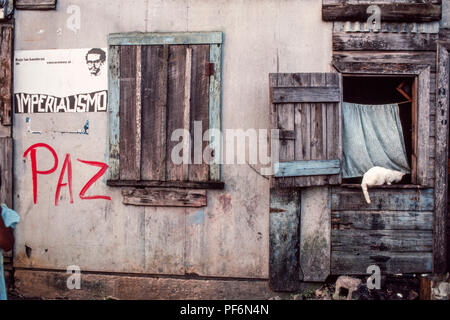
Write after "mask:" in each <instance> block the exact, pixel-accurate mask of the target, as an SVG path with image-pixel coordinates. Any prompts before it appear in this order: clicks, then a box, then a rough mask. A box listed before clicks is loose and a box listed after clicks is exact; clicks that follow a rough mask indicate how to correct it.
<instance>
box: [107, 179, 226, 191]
mask: <svg viewBox="0 0 450 320" xmlns="http://www.w3.org/2000/svg"><path fill="white" fill-rule="evenodd" d="M107 185H108V186H110V187H160V188H188V189H223V188H224V187H225V184H224V183H223V182H222V181H157V180H108V181H107Z"/></svg>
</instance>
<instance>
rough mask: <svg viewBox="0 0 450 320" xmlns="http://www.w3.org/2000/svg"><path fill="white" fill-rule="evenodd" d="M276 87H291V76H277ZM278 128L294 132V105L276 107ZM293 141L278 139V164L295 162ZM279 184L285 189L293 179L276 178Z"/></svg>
mask: <svg viewBox="0 0 450 320" xmlns="http://www.w3.org/2000/svg"><path fill="white" fill-rule="evenodd" d="M278 85H279V86H280V87H292V86H293V78H292V74H279V75H278ZM277 114H278V128H279V129H280V130H294V129H295V123H294V104H293V103H284V104H280V105H278V106H277ZM294 148H295V144H294V140H290V139H282V138H280V147H279V150H280V159H279V161H280V162H286V161H294V160H295V150H294ZM278 179H279V182H280V183H281V184H282V185H283V186H285V187H291V186H294V178H278Z"/></svg>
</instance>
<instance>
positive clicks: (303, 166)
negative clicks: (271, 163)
mask: <svg viewBox="0 0 450 320" xmlns="http://www.w3.org/2000/svg"><path fill="white" fill-rule="evenodd" d="M340 171H341V163H340V160H339V159H335V160H308V161H305V160H301V161H289V162H278V163H276V164H275V177H301V176H320V175H336V174H339V172H340Z"/></svg>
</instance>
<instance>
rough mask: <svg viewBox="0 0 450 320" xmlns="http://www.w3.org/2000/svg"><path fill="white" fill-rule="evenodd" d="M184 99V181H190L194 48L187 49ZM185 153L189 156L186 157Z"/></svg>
mask: <svg viewBox="0 0 450 320" xmlns="http://www.w3.org/2000/svg"><path fill="white" fill-rule="evenodd" d="M184 70H185V71H184V97H183V110H182V112H183V129H184V130H185V131H186V132H187V136H185V137H184V139H183V169H182V171H183V173H182V175H183V180H184V181H186V180H189V167H190V165H189V164H190V163H191V161H192V159H191V151H192V150H191V145H192V143H191V140H190V132H191V81H192V79H191V78H192V48H190V47H186V61H185V68H184ZM185 152H187V153H188V154H187V155H186V154H185Z"/></svg>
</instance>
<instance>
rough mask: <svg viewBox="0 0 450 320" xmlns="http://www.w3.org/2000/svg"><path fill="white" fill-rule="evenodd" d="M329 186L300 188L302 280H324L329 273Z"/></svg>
mask: <svg viewBox="0 0 450 320" xmlns="http://www.w3.org/2000/svg"><path fill="white" fill-rule="evenodd" d="M330 198H331V193H330V188H329V187H328V186H325V187H313V188H304V189H302V190H301V222H300V239H301V241H300V267H301V270H302V273H303V281H314V282H324V281H325V280H326V278H327V277H328V276H329V275H330V260H331V231H330V228H331V210H330V207H331V206H330V201H331V199H330Z"/></svg>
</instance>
